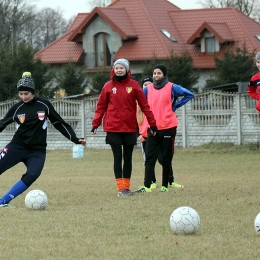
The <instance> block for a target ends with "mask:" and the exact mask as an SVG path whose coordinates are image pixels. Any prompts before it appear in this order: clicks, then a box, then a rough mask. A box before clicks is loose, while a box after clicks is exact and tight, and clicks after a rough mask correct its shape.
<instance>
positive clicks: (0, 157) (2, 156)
mask: <svg viewBox="0 0 260 260" xmlns="http://www.w3.org/2000/svg"><path fill="white" fill-rule="evenodd" d="M7 151H8V148H4V149H3V150H2V152H1V153H0V160H1V159H2V158H4V156H5V155H6V154H7Z"/></svg>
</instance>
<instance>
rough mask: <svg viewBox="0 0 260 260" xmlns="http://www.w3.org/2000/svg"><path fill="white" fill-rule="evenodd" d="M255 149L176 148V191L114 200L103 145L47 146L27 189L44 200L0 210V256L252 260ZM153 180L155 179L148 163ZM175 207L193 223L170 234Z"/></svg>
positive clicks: (256, 254)
mask: <svg viewBox="0 0 260 260" xmlns="http://www.w3.org/2000/svg"><path fill="white" fill-rule="evenodd" d="M259 153H260V151H259V150H258V149H256V147H255V146H254V145H251V146H234V145H231V144H226V145H225V144H219V145H213V144H209V145H206V146H202V147H194V148H189V149H182V148H177V149H176V154H175V157H174V172H175V181H176V182H178V183H181V184H183V185H185V189H184V190H178V189H170V190H169V192H168V193H159V192H158V190H157V191H154V192H152V193H150V194H135V195H134V196H132V197H121V198H120V197H117V196H116V186H115V180H114V176H113V171H112V152H111V151H110V150H85V158H83V159H73V158H72V153H71V151H49V152H48V154H47V161H46V166H45V168H44V171H43V173H42V175H41V177H40V178H39V179H38V180H37V182H35V183H34V184H33V186H32V187H30V189H29V190H32V189H41V190H43V191H45V192H46V194H47V195H48V198H49V205H48V208H47V209H46V210H45V211H31V210H27V209H26V207H25V205H24V198H25V195H26V194H27V192H25V193H24V194H22V195H20V196H19V197H18V198H16V199H15V200H14V201H13V202H12V205H15V206H16V207H17V208H16V209H4V208H2V209H1V210H0V216H1V232H0V249H1V253H0V259H4V260H9V259H11V260H12V259H19V260H25V259H26V260H28V259H29V260H30V259H32V260H35V259H37V260H38V259H55V260H56V259H70V260H71V259H88V260H92V259H93V260H94V259H95V260H101V259H102V260H103V259H105V260H117V259H118V260H128V259H129V260H138V259H149V260H152V259H156V260H157V259H182V260H183V259H184V260H186V259H187V260H190V259H194V260H195V259H200V260H202V259H205V260H211V259H212V260H216V259H221V260H223V259H224V260H229V259H236V260H240V259H241V260H244V259H250V260H251V259H260V247H259V241H260V237H259V236H257V234H256V232H255V230H254V219H255V217H256V215H257V214H258V213H259V211H260V207H259V205H260V200H259V163H258V160H259ZM133 161H134V164H133V175H132V189H133V190H135V189H136V188H137V186H138V185H140V184H142V183H143V170H144V167H143V164H142V155H141V151H140V150H139V149H135V151H134V158H133ZM23 171H24V166H23V165H22V164H21V165H18V166H16V167H14V168H13V169H11V170H9V171H7V172H6V173H4V174H3V175H2V176H1V177H0V179H1V182H0V192H1V194H2V193H4V192H5V191H6V190H7V189H8V188H9V187H10V186H11V185H12V184H13V183H14V182H16V181H17V180H18V179H19V178H20V175H21V174H22V173H23ZM157 179H158V181H159V180H160V179H161V171H160V167H159V166H157ZM179 206H190V207H193V208H194V209H196V211H197V212H198V213H199V215H200V218H201V228H200V229H199V231H198V232H197V233H196V234H195V235H189V236H181V235H179V236H177V235H174V234H173V232H172V231H171V229H170V225H169V218H170V214H171V213H172V211H173V210H174V209H176V208H177V207H179Z"/></svg>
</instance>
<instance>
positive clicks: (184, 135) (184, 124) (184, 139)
mask: <svg viewBox="0 0 260 260" xmlns="http://www.w3.org/2000/svg"><path fill="white" fill-rule="evenodd" d="M181 112H182V147H183V148H187V129H186V128H187V121H186V115H187V113H186V106H182V111H181Z"/></svg>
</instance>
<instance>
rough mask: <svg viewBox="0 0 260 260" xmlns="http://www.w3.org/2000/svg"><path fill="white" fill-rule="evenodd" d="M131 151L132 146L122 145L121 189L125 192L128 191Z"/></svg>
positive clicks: (130, 172) (130, 173)
mask: <svg viewBox="0 0 260 260" xmlns="http://www.w3.org/2000/svg"><path fill="white" fill-rule="evenodd" d="M133 149H134V145H123V159H124V164H123V185H124V186H123V188H124V189H127V190H129V189H130V179H131V175H132V156H133Z"/></svg>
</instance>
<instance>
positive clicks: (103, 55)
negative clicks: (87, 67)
mask: <svg viewBox="0 0 260 260" xmlns="http://www.w3.org/2000/svg"><path fill="white" fill-rule="evenodd" d="M94 42H95V65H96V67H101V66H111V64H112V63H111V51H110V50H111V36H110V35H109V34H107V33H99V34H96V35H95V41H94Z"/></svg>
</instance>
